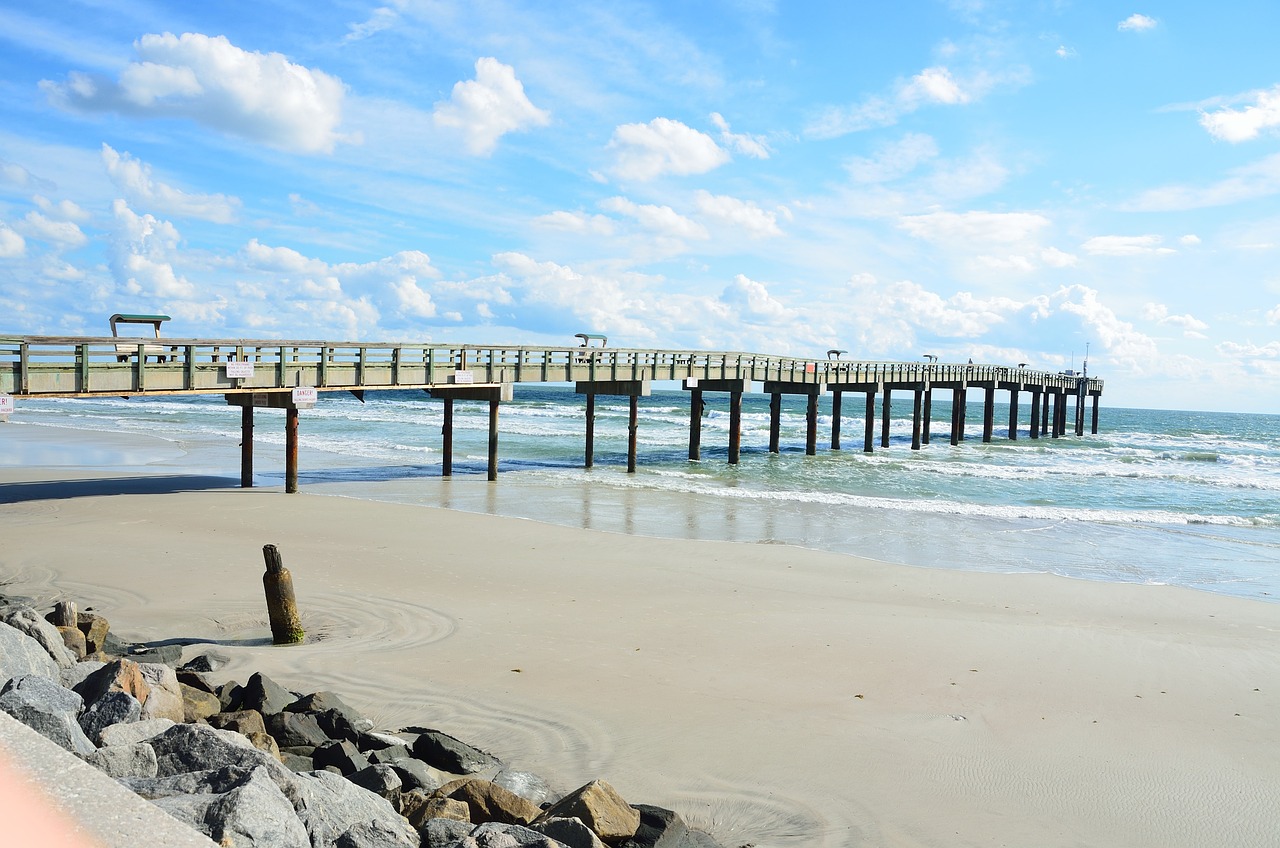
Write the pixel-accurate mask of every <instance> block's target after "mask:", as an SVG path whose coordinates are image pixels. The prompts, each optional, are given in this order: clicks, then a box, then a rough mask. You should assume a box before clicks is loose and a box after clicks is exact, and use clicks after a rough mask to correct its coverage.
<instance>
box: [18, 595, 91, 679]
mask: <svg viewBox="0 0 1280 848" xmlns="http://www.w3.org/2000/svg"><path fill="white" fill-rule="evenodd" d="M0 622H3V623H5V624H7V625H9V626H10V627H12V628H14V629H16V630H18V631H20V632H22V633H25V634H26V635H27V636H30V637H31V638H32V639H34V640H36V642H37V643H39V645H40V647H41V648H43V649H44V651H45V653H47V654H48V655H49V657H50V658H51V659H52V660H53V661H54V662H55V663H56V664H57V666H58V668H71V666H73V665H75V664H76V660H77V657H76V655H75V654H73V653H71V650H70V649H69V648H67V644H66V642H64V641H63V640H62V634H61V633H59V632H58V628H56V627H54V626H53V625H52V624H50V623H49V622H47V621H45V620H44V618H43V616H41V615H40V613H38V612H36V611H35V610H34V609H32V608H31V607H25V606H8V607H0Z"/></svg>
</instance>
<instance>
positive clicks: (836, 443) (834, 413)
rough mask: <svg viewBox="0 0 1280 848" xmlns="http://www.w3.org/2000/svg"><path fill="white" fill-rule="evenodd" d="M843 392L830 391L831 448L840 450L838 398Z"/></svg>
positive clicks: (837, 390)
mask: <svg viewBox="0 0 1280 848" xmlns="http://www.w3.org/2000/svg"><path fill="white" fill-rule="evenodd" d="M843 394H844V392H842V391H840V390H839V389H836V390H835V391H834V392H832V393H831V449H832V450H833V451H838V450H840V398H841V396H842V395H843Z"/></svg>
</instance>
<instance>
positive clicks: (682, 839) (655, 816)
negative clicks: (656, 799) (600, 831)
mask: <svg viewBox="0 0 1280 848" xmlns="http://www.w3.org/2000/svg"><path fill="white" fill-rule="evenodd" d="M631 806H632V807H634V808H635V810H636V812H638V813H640V827H639V828H638V829H637V830H636V835H635V836H633V837H631V838H630V839H628V840H627V841H626V842H623V843H622V848H686V846H687V843H686V839H687V836H688V833H689V827H688V825H686V824H685V822H684V819H682V818H681V817H680V814H679V813H677V812H675V811H674V810H668V809H665V808H663V807H654V806H651V805H649V804H632V805H631Z"/></svg>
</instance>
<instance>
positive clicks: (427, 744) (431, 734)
mask: <svg viewBox="0 0 1280 848" xmlns="http://www.w3.org/2000/svg"><path fill="white" fill-rule="evenodd" d="M413 755H414V756H415V757H417V758H418V759H420V760H422V761H423V762H425V763H427V764H428V765H432V766H435V767H436V768H438V769H440V770H441V771H447V772H449V773H450V774H475V773H476V772H478V771H484V770H485V769H490V768H500V767H501V766H502V762H501V761H500V760H499V759H498V758H497V757H495V756H493V755H492V754H489V753H486V752H484V751H481V750H480V749H479V748H474V747H472V746H470V745H468V744H467V743H466V742H463V741H461V740H459V739H455V738H454V737H452V736H450V735H449V734H447V733H441V732H440V731H439V730H424V731H423V732H422V733H421V734H419V736H418V738H417V739H415V740H414V741H413Z"/></svg>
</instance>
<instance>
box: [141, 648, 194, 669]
mask: <svg viewBox="0 0 1280 848" xmlns="http://www.w3.org/2000/svg"><path fill="white" fill-rule="evenodd" d="M129 659H131V660H133V661H134V662H136V663H137V664H138V665H145V664H147V663H153V664H156V665H167V666H169V667H170V668H171V669H175V670H176V669H177V667H178V666H179V665H181V664H182V646H181V645H134V646H133V647H131V648H130V649H129Z"/></svg>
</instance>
